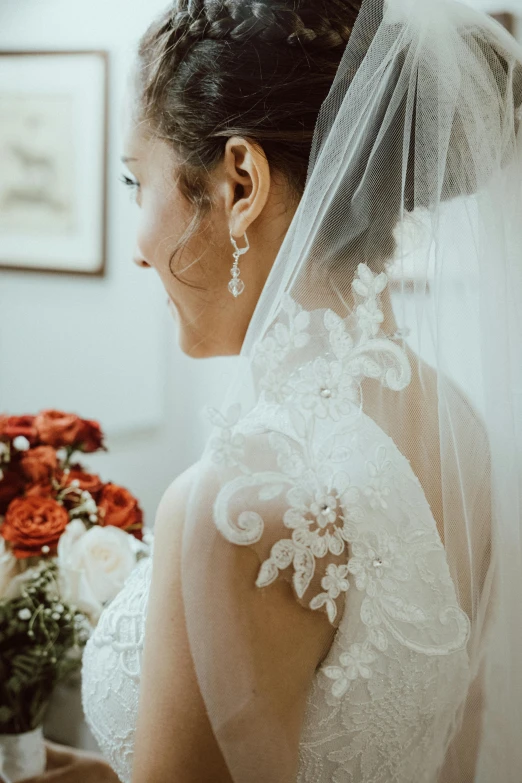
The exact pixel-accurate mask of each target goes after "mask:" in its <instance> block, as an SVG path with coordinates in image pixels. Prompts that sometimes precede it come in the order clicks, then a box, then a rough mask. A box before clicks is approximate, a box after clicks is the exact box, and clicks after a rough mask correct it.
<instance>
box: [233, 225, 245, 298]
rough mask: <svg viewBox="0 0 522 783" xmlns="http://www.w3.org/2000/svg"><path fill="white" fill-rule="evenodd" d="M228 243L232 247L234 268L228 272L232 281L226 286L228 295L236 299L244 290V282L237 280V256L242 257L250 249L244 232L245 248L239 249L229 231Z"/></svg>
mask: <svg viewBox="0 0 522 783" xmlns="http://www.w3.org/2000/svg"><path fill="white" fill-rule="evenodd" d="M230 241H231V242H232V244H233V245H234V253H233V255H234V266H233V267H232V269H231V270H230V272H231V274H232V280H230V282H229V284H228V290H229V291H230V293H231V294H232V295H233V296H234V297H238V296H239V294H241V293H243V291H244V288H245V284H244V282H243V281H242V280H240V279H239V266H238V264H239V256H242V255H243V253H246V251H247V250H248V249H249V247H250V244H249V242H248V237H247V235H246V231H245V242H246V246H245V247H241V248H239V247H238V246H237V243H236V240H235V239H234V237H233V236H232V232H231V231H230Z"/></svg>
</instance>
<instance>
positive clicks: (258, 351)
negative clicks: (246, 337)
mask: <svg viewBox="0 0 522 783" xmlns="http://www.w3.org/2000/svg"><path fill="white" fill-rule="evenodd" d="M281 309H282V311H283V312H285V313H286V315H287V316H288V324H284V323H283V322H282V321H278V322H277V323H276V324H275V325H274V326H273V327H272V329H271V330H270V331H269V332H268V334H267V335H266V337H264V338H263V339H262V340H261V341H260V342H259V343H257V344H256V346H255V348H254V354H253V358H254V363H255V364H256V365H257V366H258V367H260V368H261V369H264V370H272V369H274V367H277V366H278V365H279V364H281V362H282V360H283V359H284V357H285V356H286V355H287V354H288V353H289V351H291V350H293V349H294V348H303V347H304V346H305V345H306V344H307V343H308V341H309V339H310V335H309V334H308V333H307V332H306V329H307V328H308V325H309V323H310V313H309V312H308V311H307V310H303V309H302V308H301V306H300V305H299V304H297V302H296V301H295V300H294V299H292V297H291V296H290V295H289V294H287V295H286V296H285V298H284V300H283V302H282V306H281Z"/></svg>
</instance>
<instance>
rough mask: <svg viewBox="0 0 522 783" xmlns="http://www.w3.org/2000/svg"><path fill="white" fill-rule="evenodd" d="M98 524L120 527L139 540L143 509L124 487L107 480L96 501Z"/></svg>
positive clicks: (141, 529) (141, 535) (141, 530)
mask: <svg viewBox="0 0 522 783" xmlns="http://www.w3.org/2000/svg"><path fill="white" fill-rule="evenodd" d="M98 510H99V516H100V525H103V526H105V525H113V526H114V527H120V528H122V529H123V530H125V531H126V532H127V533H132V535H133V536H135V537H136V538H138V539H139V540H140V541H141V539H142V537H143V511H142V510H141V508H140V506H139V504H138V501H137V500H136V498H135V497H134V496H133V495H131V493H130V492H129V491H128V490H127V489H125V488H124V487H119V486H118V485H117V484H113V483H112V482H109V483H108V484H105V486H104V487H103V490H102V493H101V497H100V499H99V501H98Z"/></svg>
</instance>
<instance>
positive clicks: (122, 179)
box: [120, 174, 140, 197]
mask: <svg viewBox="0 0 522 783" xmlns="http://www.w3.org/2000/svg"><path fill="white" fill-rule="evenodd" d="M120 182H122V183H123V184H124V185H125V186H126V187H128V188H130V192H131V196H132V197H135V195H136V192H137V191H138V189H139V187H140V183H139V182H135V181H134V180H133V179H130V178H129V177H127V176H126V175H125V174H121V176H120Z"/></svg>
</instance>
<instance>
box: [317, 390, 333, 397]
mask: <svg viewBox="0 0 522 783" xmlns="http://www.w3.org/2000/svg"><path fill="white" fill-rule="evenodd" d="M319 394H320V395H321V397H331V396H332V392H331V391H330V389H324V388H323V389H321V391H320V392H319Z"/></svg>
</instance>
